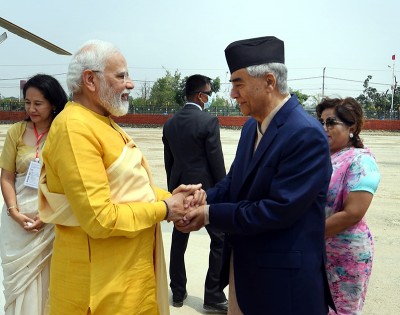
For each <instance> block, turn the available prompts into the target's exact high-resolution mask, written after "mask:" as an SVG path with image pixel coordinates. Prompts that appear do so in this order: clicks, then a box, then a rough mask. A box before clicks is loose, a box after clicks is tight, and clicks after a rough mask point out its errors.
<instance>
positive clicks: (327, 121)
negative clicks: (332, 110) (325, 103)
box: [319, 117, 344, 128]
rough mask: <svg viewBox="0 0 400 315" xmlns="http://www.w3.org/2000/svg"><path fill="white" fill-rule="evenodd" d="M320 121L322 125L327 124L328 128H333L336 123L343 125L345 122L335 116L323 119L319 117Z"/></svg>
mask: <svg viewBox="0 0 400 315" xmlns="http://www.w3.org/2000/svg"><path fill="white" fill-rule="evenodd" d="M319 122H320V123H321V125H322V126H326V128H333V127H334V126H336V125H343V124H344V123H343V122H341V121H339V120H337V119H336V118H335V117H328V118H327V119H325V121H323V120H322V119H319Z"/></svg>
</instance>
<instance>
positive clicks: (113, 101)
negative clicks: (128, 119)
mask: <svg viewBox="0 0 400 315" xmlns="http://www.w3.org/2000/svg"><path fill="white" fill-rule="evenodd" d="M100 82H101V83H100V92H99V97H100V102H101V105H102V106H103V107H104V108H105V109H106V110H107V111H108V112H109V113H110V114H111V115H113V116H115V117H120V116H124V115H126V113H127V112H128V109H129V102H128V101H123V100H122V98H121V96H122V94H129V90H127V89H125V90H124V91H123V92H122V93H116V92H115V91H114V89H113V88H112V87H111V86H109V85H108V84H107V82H106V81H105V79H104V78H102V79H101V81H100Z"/></svg>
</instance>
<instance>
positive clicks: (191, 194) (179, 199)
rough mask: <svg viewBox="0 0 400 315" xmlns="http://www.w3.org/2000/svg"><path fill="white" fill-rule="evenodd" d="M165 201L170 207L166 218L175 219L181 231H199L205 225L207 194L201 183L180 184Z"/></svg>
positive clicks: (169, 220) (168, 219) (176, 225)
mask: <svg viewBox="0 0 400 315" xmlns="http://www.w3.org/2000/svg"><path fill="white" fill-rule="evenodd" d="M164 201H165V202H166V204H167V206H168V209H169V211H168V215H167V218H166V220H167V221H168V222H171V221H173V222H174V224H175V228H176V229H178V230H179V231H181V232H184V233H188V232H191V231H197V230H199V229H200V228H202V227H203V226H204V225H205V212H204V207H205V205H206V204H207V194H206V192H205V191H204V190H203V189H201V184H197V185H180V186H179V187H177V188H176V189H174V191H173V192H172V196H171V197H170V198H168V199H165V200H164Z"/></svg>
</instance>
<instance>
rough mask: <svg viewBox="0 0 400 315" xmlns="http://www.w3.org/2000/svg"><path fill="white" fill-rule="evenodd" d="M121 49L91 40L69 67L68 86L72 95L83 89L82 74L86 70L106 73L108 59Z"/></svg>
mask: <svg viewBox="0 0 400 315" xmlns="http://www.w3.org/2000/svg"><path fill="white" fill-rule="evenodd" d="M117 52H119V49H118V48H117V47H116V46H115V45H113V44H111V43H108V42H104V41H101V40H90V41H88V42H86V43H85V44H83V46H82V47H81V48H79V50H78V51H77V52H76V53H75V54H74V55H73V56H72V59H71V62H70V63H69V66H68V73H67V86H68V90H69V91H70V92H71V93H75V92H80V91H81V89H82V73H83V71H85V70H88V69H90V70H96V71H104V68H105V66H106V61H107V59H108V57H110V56H111V55H113V54H115V53H117Z"/></svg>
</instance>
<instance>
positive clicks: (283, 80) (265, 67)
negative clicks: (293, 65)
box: [246, 62, 289, 94]
mask: <svg viewBox="0 0 400 315" xmlns="http://www.w3.org/2000/svg"><path fill="white" fill-rule="evenodd" d="M246 70H247V72H248V74H249V75H250V76H252V77H255V78H260V77H262V76H264V75H266V74H267V73H272V74H273V75H274V76H275V78H276V86H277V87H278V91H279V93H281V94H288V93H289V88H288V85H287V68H286V66H285V65H284V64H283V63H276V62H273V63H265V64H262V65H256V66H250V67H247V68H246Z"/></svg>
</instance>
